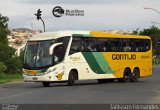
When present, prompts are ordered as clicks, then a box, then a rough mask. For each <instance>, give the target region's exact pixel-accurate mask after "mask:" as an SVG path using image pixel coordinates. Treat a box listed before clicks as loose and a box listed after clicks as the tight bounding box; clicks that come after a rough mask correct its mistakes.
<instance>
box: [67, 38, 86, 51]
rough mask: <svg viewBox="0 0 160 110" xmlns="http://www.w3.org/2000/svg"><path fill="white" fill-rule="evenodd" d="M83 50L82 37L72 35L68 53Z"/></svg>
mask: <svg viewBox="0 0 160 110" xmlns="http://www.w3.org/2000/svg"><path fill="white" fill-rule="evenodd" d="M80 51H84V42H83V40H82V38H78V37H73V39H72V44H71V48H70V52H69V54H73V53H76V52H80Z"/></svg>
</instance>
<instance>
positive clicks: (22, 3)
mask: <svg viewBox="0 0 160 110" xmlns="http://www.w3.org/2000/svg"><path fill="white" fill-rule="evenodd" d="M56 6H61V7H62V8H63V9H70V10H75V9H79V10H84V16H79V17H76V16H62V17H60V18H56V17H54V16H53V14H52V10H53V8H54V7H56ZM143 7H150V8H154V9H156V10H158V11H160V0H0V13H1V14H2V15H3V16H8V17H9V28H11V29H13V28H30V29H33V30H43V25H42V22H41V21H38V20H37V19H36V16H35V15H34V14H35V13H36V12H37V10H38V9H41V10H42V18H43V20H44V22H45V25H46V31H58V30H129V31H133V30H136V29H137V28H139V29H140V30H142V29H144V28H149V27H150V26H152V25H153V24H152V23H151V22H157V24H155V25H156V26H157V27H160V25H159V24H158V23H160V14H159V13H157V12H156V11H154V10H149V9H148V10H146V9H143Z"/></svg>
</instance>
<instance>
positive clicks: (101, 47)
mask: <svg viewBox="0 0 160 110" xmlns="http://www.w3.org/2000/svg"><path fill="white" fill-rule="evenodd" d="M109 43H110V41H109V39H103V38H100V39H98V42H97V45H98V47H97V51H98V52H108V51H109V50H110V46H109Z"/></svg>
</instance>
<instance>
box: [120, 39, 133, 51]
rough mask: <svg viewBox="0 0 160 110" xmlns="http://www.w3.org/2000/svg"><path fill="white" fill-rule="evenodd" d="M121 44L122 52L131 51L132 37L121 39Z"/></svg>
mask: <svg viewBox="0 0 160 110" xmlns="http://www.w3.org/2000/svg"><path fill="white" fill-rule="evenodd" d="M122 45H123V51H124V52H130V51H132V39H123V41H122Z"/></svg>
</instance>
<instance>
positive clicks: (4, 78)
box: [0, 74, 23, 83]
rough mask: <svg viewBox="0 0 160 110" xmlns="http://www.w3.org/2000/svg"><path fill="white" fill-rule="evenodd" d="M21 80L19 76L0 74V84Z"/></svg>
mask: <svg viewBox="0 0 160 110" xmlns="http://www.w3.org/2000/svg"><path fill="white" fill-rule="evenodd" d="M20 80H23V77H22V75H21V74H0V83H6V82H12V81H20Z"/></svg>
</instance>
